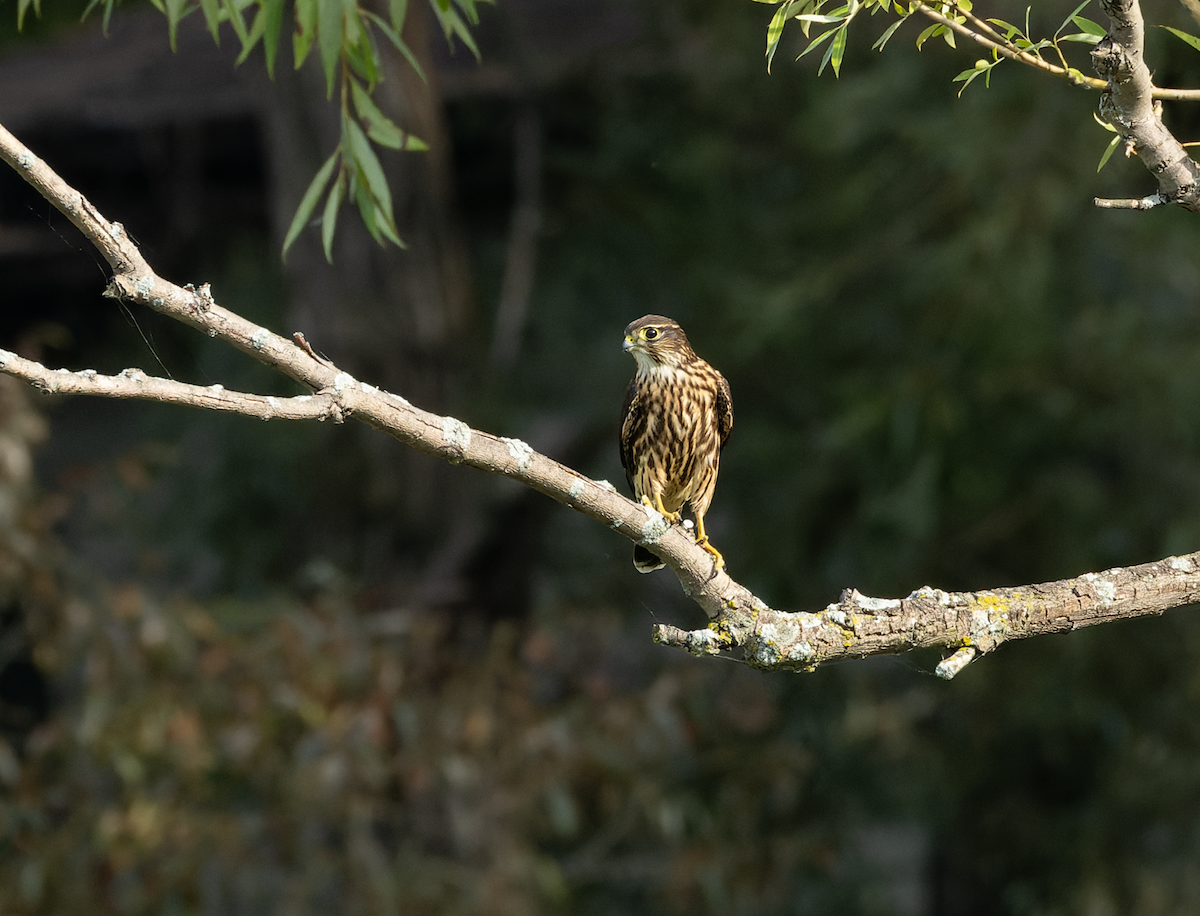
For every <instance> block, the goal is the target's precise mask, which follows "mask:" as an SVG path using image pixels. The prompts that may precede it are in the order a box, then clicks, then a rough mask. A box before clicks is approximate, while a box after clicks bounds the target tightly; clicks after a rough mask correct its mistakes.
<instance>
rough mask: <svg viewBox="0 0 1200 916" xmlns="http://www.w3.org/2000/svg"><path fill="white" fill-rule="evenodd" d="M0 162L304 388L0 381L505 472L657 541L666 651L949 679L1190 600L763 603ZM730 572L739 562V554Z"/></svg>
mask: <svg viewBox="0 0 1200 916" xmlns="http://www.w3.org/2000/svg"><path fill="white" fill-rule="evenodd" d="M0 159H3V160H4V161H5V162H7V163H8V164H9V165H10V166H11V167H12V168H14V169H15V170H16V171H17V172H18V173H19V174H21V176H22V177H23V178H25V180H26V181H28V182H29V184H31V185H32V186H33V187H34V188H36V189H37V190H38V191H39V192H40V193H41V194H42V196H44V197H45V198H46V199H47V200H48V201H49V202H50V203H51V204H53V205H54V206H55V207H57V208H58V209H59V210H60V211H62V212H63V213H64V214H66V215H67V216H68V217H69V218H70V219H71V221H72V222H73V223H74V224H75V225H76V226H77V227H78V228H79V230H80V231H81V232H82V233H83V234H84V236H85V237H86V238H87V239H88V240H89V241H91V242H92V244H93V245H95V246H96V248H97V249H98V250H99V251H100V252H101V254H102V255H103V256H104V257H105V259H106V260H107V261H108V263H109V265H110V266H111V267H112V269H113V277H112V281H111V283H110V284H109V288H108V290H107V294H108V295H112V296H118V297H120V298H121V299H123V300H125V301H127V302H133V303H138V304H141V305H145V306H148V307H149V308H152V309H154V310H156V311H159V312H162V313H163V314H165V315H169V316H171V317H173V318H175V319H177V320H179V321H182V322H184V323H186V324H189V325H191V326H192V327H195V328H197V329H199V330H201V331H203V332H204V333H206V334H207V335H208V336H210V337H214V338H218V339H220V340H222V341H224V342H225V343H227V344H230V345H231V346H234V347H237V348H238V349H239V350H242V351H243V352H245V353H247V354H249V355H250V356H253V357H254V358H255V359H257V360H259V361H261V362H263V363H265V364H266V365H268V366H271V367H273V368H275V369H276V370H278V371H279V372H281V373H283V374H284V375H286V376H288V377H289V378H291V379H293V380H295V381H296V382H298V383H299V384H300V385H301V386H303V388H304V389H306V390H307V392H308V393H302V394H298V395H296V396H295V397H273V396H269V395H257V394H248V393H241V392H234V391H227V390H225V389H224V388H222V387H221V386H219V385H216V386H208V387H202V386H197V385H189V384H185V383H181V382H176V381H174V380H170V379H160V378H153V377H150V376H147V375H146V374H145V373H143V372H142V371H141V370H138V369H129V370H126V371H125V372H123V373H121V374H120V375H117V376H105V375H100V374H98V373H95V372H92V371H90V370H85V371H83V372H70V371H67V370H63V369H50V368H48V367H46V366H44V365H42V364H41V363H38V362H34V361H32V360H28V359H24V358H22V357H20V356H17V355H16V354H13V353H9V352H7V351H0V372H4V373H6V374H9V375H12V376H15V377H17V378H20V379H23V380H25V381H27V382H28V383H30V384H32V385H34V386H36V387H38V388H41V389H42V390H44V391H47V392H58V393H63V394H90V395H98V396H101V397H116V398H142V399H146V400H155V401H162V402H165V403H173V404H181V405H187V406H193V407H201V408H205V409H211V410H226V411H231V412H235V413H242V414H246V415H247V416H254V417H260V418H262V419H264V420H269V419H273V418H280V419H296V420H302V419H308V420H323V419H333V420H335V421H337V422H341V421H342V420H344V419H345V418H347V417H354V418H355V419H358V420H361V421H362V422H364V423H367V424H369V425H371V426H374V427H376V428H377V429H380V430H382V431H383V432H385V433H387V434H388V435H390V436H393V437H394V438H396V439H399V440H400V441H401V442H404V443H406V444H407V445H409V446H411V447H412V448H415V449H418V450H419V451H422V452H426V453H428V454H431V455H437V456H439V457H441V458H444V459H446V460H448V461H451V462H453V463H456V464H468V465H470V466H472V467H475V468H479V469H480V470H484V471H487V472H489V473H492V474H503V475H504V476H506V477H511V478H513V479H514V480H518V481H520V482H521V483H523V484H525V485H526V486H528V487H532V488H533V489H535V490H538V491H539V492H541V493H544V494H546V495H547V496H549V497H551V498H552V499H555V500H557V501H558V502H560V503H562V504H563V505H565V506H567V507H569V508H571V509H574V510H575V511H577V512H581V513H583V514H584V515H586V516H588V517H589V518H592V519H595V520H596V521H597V522H600V523H602V524H604V525H606V526H608V527H609V528H612V529H613V530H615V531H616V532H618V533H619V534H621V535H623V536H624V537H626V538H628V539H629V540H631V541H634V542H636V543H640V544H644V545H646V546H649V547H652V548H653V549H654V552H655V553H656V554H658V555H659V556H660V557H662V558H663V560H664V561H665V562H666V563H667V565H668V566H670V567H671V568H672V569H673V570H674V571H675V574H676V576H678V578H679V581H680V584H681V585H682V586H683V590H684V592H685V593H686V594H687V595H688V596H689V597H691V598H692V599H693V600H694V601H695V602H696V604H698V605H699V606H700V607H701V608H702V609H703V610H704V611H705V613H706V614H707V615H708V618H709V621H710V623H709V624H708V626H707V627H706V628H704V629H699V630H692V631H685V630H680V629H678V628H676V627H671V626H659V627H656V628H655V632H654V638H655V639H656V640H657V641H659V642H660V643H663V644H664V645H670V646H676V647H679V648H683V649H687V650H689V651H691V652H694V653H697V654H727V655H732V656H735V657H738V658H740V659H741V660H742V661H744V662H745V663H746V664H748V665H752V666H754V667H758V668H764V669H787V670H797V669H801V670H811V669H813V668H815V667H816V666H817V665H819V664H820V663H822V662H825V661H829V660H831V659H837V658H847V657H862V656H867V655H877V654H884V653H894V652H904V651H907V650H909V649H914V648H921V647H941V648H943V649H946V650H949V652H950V653H951V654H950V655H949V656H948V657H947V658H946V659H945V660H944V661H943V662H942V664H941V665H939V667H938V673H939V674H940V675H942V676H943V677H953V676H954V675H955V674H956V673H957V672H958V671H959V670H961V669H962V667H963V666H964V665H965V664H967V663H968V662H969V661H971V660H972V659H973V658H975V657H976V656H977V655H978V654H980V653H984V652H988V651H991V650H992V649H994V648H996V647H997V646H999V645H1000V644H1001V643H1003V642H1005V641H1007V640H1010V639H1018V638H1022V637H1026V636H1034V635H1038V634H1042V633H1052V632H1063V631H1066V630H1071V629H1074V628H1075V627H1080V626H1088V625H1091V624H1096V623H1103V622H1106V621H1109V620H1118V619H1122V618H1130V617H1138V616H1144V615H1147V614H1161V613H1162V612H1163V611H1165V610H1167V609H1169V608H1173V607H1179V606H1181V605H1185V604H1190V603H1192V602H1194V601H1196V600H1198V599H1200V554H1192V555H1189V556H1186V557H1172V558H1168V559H1167V560H1163V561H1160V562H1158V563H1151V564H1146V565H1144V566H1138V567H1132V568H1129V569H1114V570H1108V571H1107V572H1104V573H1095V574H1093V573H1089V574H1087V575H1085V576H1081V577H1079V578H1076V579H1070V580H1064V581H1062V582H1051V583H1047V584H1043V585H1031V586H1023V587H1018V588H1004V589H996V590H991V591H982V592H969V593H947V592H942V591H939V590H937V589H932V588H923V589H920V590H919V591H917V592H914V593H913V594H911V595H909V596H908V597H907V598H903V599H877V598H867V597H865V596H863V595H861V594H859V593H858V592H857V591H854V590H853V589H849V590H847V591H846V592H845V593H844V594H843V595H842V598H841V600H840V601H839V602H837V603H836V604H831V605H829V606H828V607H826V608H824V609H822V610H819V611H816V612H814V613H808V612H786V611H778V610H774V609H772V608H770V607H768V606H767V605H766V604H765V603H763V602H762V601H761V600H759V599H758V598H757V597H756V596H755V595H754V594H752V593H751V592H750V591H749V590H748V589H747V588H745V587H744V586H742V585H740V584H739V583H737V582H736V581H734V580H733V579H731V578H730V577H729V575H728V574H727V573H726V572H725V570H714V569H713V562H712V557H711V556H710V555H709V554H708V553H706V552H705V551H704V550H702V549H701V548H700V547H698V546H696V544H695V543H694V541H693V540H692V538H691V536H690V535H689V534H688V533H687V531H686V529H684V528H683V527H679V526H675V527H672V526H670V525H668V524H667V523H666V521H665V520H664V519H663V517H662V516H661V515H659V514H658V513H657V512H654V511H653V510H650V509H647V508H645V507H643V506H641V505H638V504H637V503H634V502H633V501H631V500H629V499H626V498H625V497H624V496H622V495H620V494H619V493H617V491H616V489H615V488H614V487H613V486H612V485H611V484H609V483H607V482H606V481H596V480H592V479H590V478H588V477H586V476H584V475H583V474H580V473H579V472H577V471H574V470H572V469H571V468H568V467H566V466H565V465H562V464H560V463H558V462H557V461H554V460H553V459H551V458H548V457H546V456H545V455H542V454H540V453H538V452H536V451H534V450H533V449H532V448H530V447H529V446H528V445H527V444H526V443H524V442H522V441H520V440H519V439H512V438H505V437H503V436H495V435H492V434H490V433H486V432H482V431H480V430H476V429H472V428H470V427H469V426H467V425H466V424H465V423H463V422H462V421H461V420H458V419H456V418H454V417H446V416H439V415H437V414H432V413H429V412H428V411H424V410H421V409H420V408H418V407H415V406H413V405H412V404H410V403H409V402H408V401H406V400H405V399H404V398H402V397H400V396H398V395H395V394H390V393H388V392H385V391H381V390H379V389H378V388H375V387H373V386H371V385H369V384H367V383H366V382H360V381H358V380H357V379H355V378H353V377H352V376H350V375H349V374H347V373H345V372H341V371H339V370H338V368H337V367H336V366H334V365H332V364H331V363H329V362H328V361H326V360H323V359H321V358H319V357H317V356H316V355H315V353H314V352H313V351H312V349H311V348H309V347H307V346H303V345H301V344H300V343H297V342H296V341H293V340H290V339H288V338H285V337H282V336H280V335H278V334H275V333H274V332H272V331H269V330H267V329H266V328H263V327H260V326H258V325H256V324H254V323H253V322H250V321H247V320H246V319H244V318H242V317H241V316H240V315H237V314H235V313H233V312H230V311H229V310H228V309H225V308H223V307H221V306H220V305H219V304H218V303H217V302H216V301H215V300H214V299H213V297H212V295H211V292H210V291H209V289H208V287H207V286H206V285H205V286H201V287H199V288H198V289H197V288H193V287H191V286H184V287H181V286H177V285H176V284H174V283H170V282H168V281H166V280H164V279H162V278H161V277H159V276H158V275H157V274H155V273H154V271H153V270H152V269H151V268H150V266H149V264H147V263H146V261H145V259H144V258H143V257H142V254H141V252H140V251H139V250H138V248H137V246H136V245H135V244H134V243H133V241H132V240H131V239H130V238H129V237H128V235H127V234H126V233H125V232H124V230H123V229H121V227H120V224H119V223H113V222H109V221H108V220H107V219H106V218H105V217H104V216H103V215H102V214H100V213H99V212H98V211H97V210H96V209H95V208H94V207H93V206H92V205H91V204H90V203H88V201H87V200H86V199H85V198H84V197H83V195H81V194H80V193H79V192H78V191H76V190H75V189H74V188H72V187H70V186H69V185H67V184H66V183H65V182H64V181H63V180H62V179H61V178H59V176H58V175H56V174H55V173H54V171H53V170H52V169H51V168H50V167H49V166H48V165H46V163H45V162H43V161H42V160H41V159H39V158H38V157H37V156H35V155H34V154H33V153H32V152H31V151H30V150H28V149H26V148H25V147H24V146H23V145H22V144H20V143H19V142H18V141H17V140H16V138H15V137H13V136H12V134H10V133H9V132H8V131H6V130H5V129H4V128H3V127H0ZM732 560H733V563H734V565H736V554H734V556H733V558H732Z"/></svg>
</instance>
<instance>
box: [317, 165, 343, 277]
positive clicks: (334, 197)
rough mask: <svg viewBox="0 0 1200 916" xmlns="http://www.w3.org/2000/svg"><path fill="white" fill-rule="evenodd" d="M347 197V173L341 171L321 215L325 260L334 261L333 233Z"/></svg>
mask: <svg viewBox="0 0 1200 916" xmlns="http://www.w3.org/2000/svg"><path fill="white" fill-rule="evenodd" d="M345 198H346V175H345V173H344V172H343V173H341V174H339V175H338V177H337V180H336V181H334V183H333V187H331V188H330V189H329V196H328V197H327V198H325V212H324V213H323V214H322V215H321V247H322V248H324V249H325V260H326V261H328V262H329V263H330V264H332V263H333V234H334V232H336V231H337V218H338V210H339V209H340V208H341V206H342V201H343V200H345Z"/></svg>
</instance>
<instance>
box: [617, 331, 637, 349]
mask: <svg viewBox="0 0 1200 916" xmlns="http://www.w3.org/2000/svg"><path fill="white" fill-rule="evenodd" d="M636 346H637V343H636V342H635V341H634V339H633V338H632V337H630V336H629V335H626V336H625V343H623V344H621V349H622V350H624V351H625V352H626V353H628V352H629V351H630V350H632V349H633V348H634V347H636Z"/></svg>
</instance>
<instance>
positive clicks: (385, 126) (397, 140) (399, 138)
mask: <svg viewBox="0 0 1200 916" xmlns="http://www.w3.org/2000/svg"><path fill="white" fill-rule="evenodd" d="M350 89H351V92H352V95H353V97H354V110H355V111H357V112H358V117H359V120H361V121H363V122H365V123H366V125H367V136H368V137H370V138H371V139H372V140H374V141H375V142H376V143H378V144H379V145H380V146H386V147H387V148H388V149H395V150H402V149H412V148H413V147H410V146H408V140H409V135H408V134H406V133H405V132H404V131H403V130H401V129H400V128H399V127H397V126H396V123H395V122H394V121H392V119H391V118H389V117H388V116H387V115H385V114H384V113H383V112H382V111H380V110H379V108H378V106H377V105H376V104H375V102H374V100H372V98H371V96H370V94H369V93H368V92H367V91H366V90H365V89H363V87H362V86H361V85H360V84H359V82H358V81H357V80H351V81H350ZM422 145H424V144H422Z"/></svg>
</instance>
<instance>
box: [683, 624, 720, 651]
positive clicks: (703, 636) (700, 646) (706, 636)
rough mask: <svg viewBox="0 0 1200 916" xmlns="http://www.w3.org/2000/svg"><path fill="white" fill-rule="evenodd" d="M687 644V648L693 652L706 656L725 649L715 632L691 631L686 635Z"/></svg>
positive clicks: (718, 634)
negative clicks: (705, 654) (702, 653)
mask: <svg viewBox="0 0 1200 916" xmlns="http://www.w3.org/2000/svg"><path fill="white" fill-rule="evenodd" d="M688 643H689V645H688V648H689V649H690V650H692V651H693V652H704V653H707V654H708V655H716V654H717V653H718V652H720V651H721V650H722V649H723V648H725V644H724V642H723V641H722V639H721V634H720V633H718V632H716V631H715V630H692V631H691V632H689V633H688Z"/></svg>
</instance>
